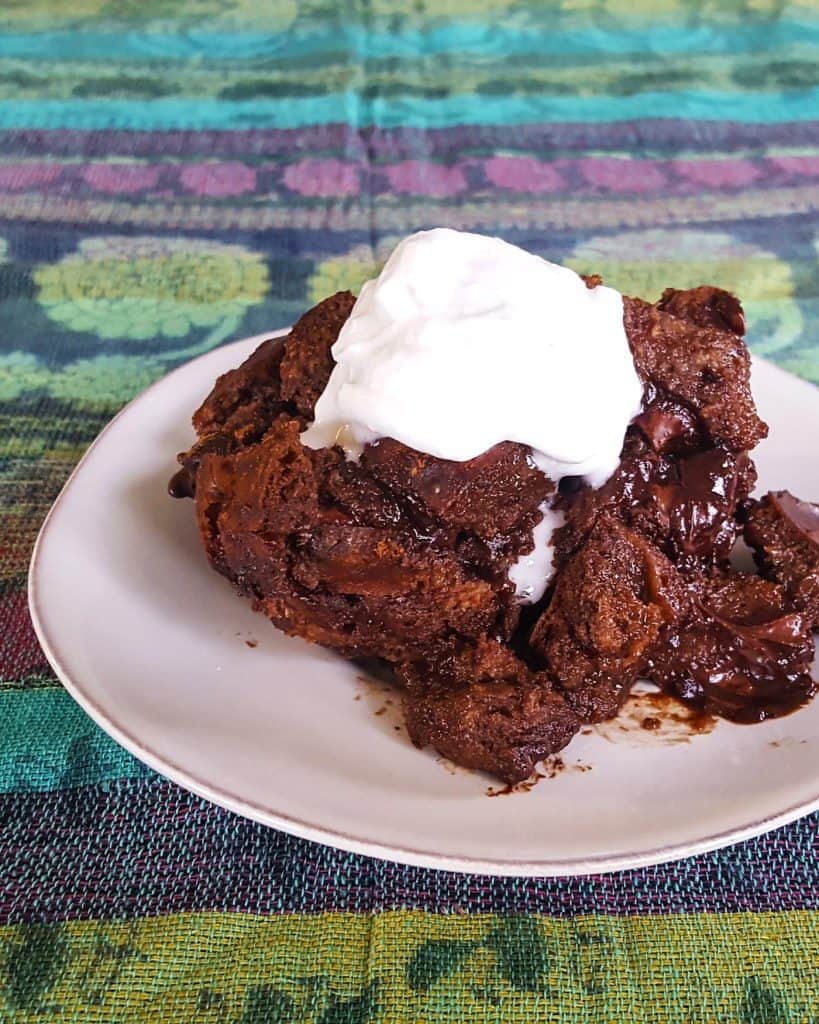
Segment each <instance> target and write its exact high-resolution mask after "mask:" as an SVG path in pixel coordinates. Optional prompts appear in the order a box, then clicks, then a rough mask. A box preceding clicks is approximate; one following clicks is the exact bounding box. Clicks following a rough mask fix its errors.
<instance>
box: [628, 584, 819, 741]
mask: <svg viewBox="0 0 819 1024" xmlns="http://www.w3.org/2000/svg"><path fill="white" fill-rule="evenodd" d="M696 589H697V597H696V599H695V601H694V603H693V605H692V611H691V614H690V616H689V617H687V618H686V619H684V620H683V621H682V625H681V628H680V629H679V630H678V631H676V632H672V633H670V634H667V635H666V637H665V638H664V640H663V641H662V642H661V643H660V644H659V645H657V646H656V647H655V649H654V651H653V652H652V655H651V658H650V664H649V666H648V668H647V675H648V676H649V678H650V679H652V680H653V681H654V682H655V683H657V684H658V685H659V686H662V687H663V689H665V690H666V691H668V692H669V693H672V694H673V695H674V696H676V697H677V698H679V699H680V700H682V701H684V702H685V703H686V704H690V705H692V706H694V707H696V708H699V709H700V710H703V711H706V712H710V713H712V714H716V715H719V716H721V717H722V718H728V719H730V720H731V721H733V722H741V723H751V722H761V721H764V720H765V719H767V718H778V717H780V716H782V715H787V714H789V713H790V712H792V711H794V710H795V709H796V708H798V707H801V706H802V705H803V704H805V703H806V702H807V701H808V700H810V698H811V697H812V696H813V695H814V693H815V692H816V683H815V682H814V681H813V680H812V678H811V675H810V669H811V662H812V660H813V656H814V645H813V637H812V634H811V629H810V620H809V618H808V616H807V615H805V614H804V613H803V612H798V611H795V610H794V608H793V605H792V604H791V602H790V599H789V597H788V594H787V591H786V590H785V588H784V587H781V586H779V585H778V584H776V583H771V582H770V581H768V580H763V579H760V577H758V576H754V575H751V574H748V573H736V572H728V573H714V574H712V575H710V576H707V577H704V578H703V579H702V580H701V581H700V582H699V584H698V586H697V588H696Z"/></svg>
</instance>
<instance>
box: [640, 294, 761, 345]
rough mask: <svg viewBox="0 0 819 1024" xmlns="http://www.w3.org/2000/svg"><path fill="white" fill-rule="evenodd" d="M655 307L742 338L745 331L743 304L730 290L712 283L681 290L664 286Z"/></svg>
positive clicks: (702, 325)
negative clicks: (727, 290)
mask: <svg viewBox="0 0 819 1024" xmlns="http://www.w3.org/2000/svg"><path fill="white" fill-rule="evenodd" d="M657 309H659V310H661V311H662V312H664V313H671V314H672V316H677V317H680V318H681V319H682V320H690V321H691V322H692V323H695V324H699V325H700V326H701V327H717V328H719V329H720V330H721V331H730V332H731V333H732V334H736V335H737V337H738V338H741V337H743V336H744V334H745V311H744V310H743V308H742V303H741V302H740V301H739V299H738V298H737V297H736V295H732V294H731V293H730V292H726V291H725V290H724V289H723V288H715V287H714V286H713V285H709V284H702V285H700V286H699V287H698V288H688V289H686V290H684V291H681V290H679V289H677V288H666V290H665V291H664V292H663V294H662V298H661V299H660V301H659V302H658V303H657Z"/></svg>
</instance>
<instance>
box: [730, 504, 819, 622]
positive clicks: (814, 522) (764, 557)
mask: <svg viewBox="0 0 819 1024" xmlns="http://www.w3.org/2000/svg"><path fill="white" fill-rule="evenodd" d="M745 540H746V541H747V543H748V544H749V546H750V547H752V548H753V549H754V553H755V557H756V561H757V564H758V565H759V568H760V570H761V572H762V573H763V575H764V576H766V577H767V578H768V579H772V580H777V581H778V582H780V583H782V584H784V586H785V587H787V589H788V593H789V594H790V596H791V599H792V600H793V602H794V604H795V605H796V606H797V607H798V608H801V609H802V610H803V611H804V612H805V613H806V614H807V615H808V617H809V618H810V621H811V623H812V625H813V627H814V629H817V628H819V505H814V504H812V503H811V502H809V501H800V500H799V498H795V497H794V496H793V495H792V494H791V493H790V491H770V492H769V493H768V494H766V495H765V497H764V498H762V499H761V500H760V501H758V502H755V503H754V504H753V505H752V506H751V507H750V508H749V510H748V512H747V515H746V522H745Z"/></svg>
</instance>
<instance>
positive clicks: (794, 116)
mask: <svg viewBox="0 0 819 1024" xmlns="http://www.w3.org/2000/svg"><path fill="white" fill-rule="evenodd" d="M817 112H819V88H814V89H807V90H799V91H792V92H757V93H724V92H707V91H702V92H698V91H690V90H689V91H681V92H672V93H668V92H644V93H639V94H637V95H634V96H617V97H615V96H590V97H581V96H540V97H537V96H494V97H492V96H480V97H477V96H474V95H472V94H463V95H458V96H449V97H446V98H444V99H421V98H418V97H412V96H406V97H401V98H396V99H381V98H379V99H376V100H372V101H368V100H364V99H363V98H362V97H360V96H359V95H357V94H356V93H331V94H329V95H326V96H315V97H312V96H311V97H295V98H287V99H282V100H272V99H252V100H236V101H225V100H213V99H200V98H193V97H192V98H190V99H188V98H185V99H159V100H152V101H149V102H146V101H144V100H99V99H95V100H14V101H4V102H0V130H6V129H13V128H34V129H60V128H73V129H81V130H86V131H101V130H105V129H112V128H121V129H130V130H144V131H162V130H181V129H186V130H189V131H191V130H193V131H208V130H229V129H239V128H240V129H247V128H257V129H258V128H299V127H302V126H305V125H314V124H332V123H335V122H339V121H341V122H348V123H350V124H353V125H359V126H370V125H375V126H377V127H381V128H397V127H424V128H433V129H434V128H445V127H447V126H451V125H457V124H473V125H484V124H497V125H512V124H542V123H551V124H557V123H561V122H575V123H588V124H597V123H601V122H606V121H631V120H641V119H651V118H679V117H688V118H694V119H699V120H704V121H737V122H745V123H750V124H772V123H775V122H779V121H785V122H787V121H790V122H796V121H809V120H813V119H815V118H816V116H817Z"/></svg>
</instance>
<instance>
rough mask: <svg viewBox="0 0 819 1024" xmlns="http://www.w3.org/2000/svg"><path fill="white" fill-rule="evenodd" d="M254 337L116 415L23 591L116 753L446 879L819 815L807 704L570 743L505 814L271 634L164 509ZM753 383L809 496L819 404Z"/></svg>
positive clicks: (620, 862) (685, 850)
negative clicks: (199, 415) (706, 730)
mask: <svg viewBox="0 0 819 1024" xmlns="http://www.w3.org/2000/svg"><path fill="white" fill-rule="evenodd" d="M260 340H261V339H259V338H249V339H247V340H246V341H240V342H237V343H236V344H233V345H228V346H225V347H224V348H220V349H217V350H216V351H214V352H210V353H208V354H207V355H205V356H202V357H201V358H200V359H197V360H195V361H194V362H191V363H189V364H187V365H186V366H183V367H181V368H180V369H178V370H176V371H175V372H174V373H172V374H170V376H168V377H167V378H165V379H164V380H162V381H160V382H159V383H157V384H155V385H154V386H153V387H152V388H150V389H149V390H148V391H147V392H145V393H144V394H143V395H141V396H140V397H139V398H137V399H136V400H135V401H134V402H132V403H131V404H130V405H129V406H128V407H127V408H126V409H124V410H123V412H121V413H120V415H119V416H118V417H117V418H116V419H115V420H114V421H113V422H112V423H111V424H110V425H109V426H108V427H107V428H106V430H105V431H104V432H103V434H102V435H101V436H100V437H99V438H98V439H97V441H96V442H95V443H94V445H93V446H92V447H91V449H90V450H89V452H88V453H87V455H86V456H85V458H84V459H83V460H82V462H81V463H80V465H79V466H78V467H77V469H76V471H75V472H74V474H73V476H72V477H71V479H70V480H69V482H68V484H67V485H66V487H65V489H64V490H63V492H62V494H61V495H60V497H59V498H58V500H57V502H56V504H55V505H54V508H53V509H52V510H51V513H50V515H49V517H48V519H47V520H46V523H45V525H44V526H43V529H42V532H41V534H40V538H39V540H38V543H37V547H36V550H35V553H34V558H33V560H32V567H31V574H30V581H29V582H30V602H31V610H32V614H33V617H34V624H35V628H36V630H37V635H38V636H39V638H40V641H41V643H42V645H43V648H44V650H45V652H46V655H47V656H48V659H49V661H50V662H51V664H52V665H53V666H54V669H55V671H56V672H57V674H58V675H59V677H60V679H61V680H62V681H63V683H64V684H65V685H66V687H67V688H68V690H69V691H70V692H71V693H72V694H73V696H74V697H75V698H76V700H77V701H78V702H79V703H80V704H81V705H82V707H83V708H85V710H86V711H87V712H88V714H89V715H91V717H92V718H93V719H94V720H95V721H96V722H97V723H98V724H99V725H101V726H102V728H103V729H105V730H106V731H107V732H108V733H110V734H111V736H113V737H114V739H116V740H117V741H118V742H119V743H121V744H122V745H123V746H124V747H126V748H127V749H128V750H130V751H131V752H132V753H134V754H135V755H136V756H137V757H139V758H141V759H142V760H143V761H145V762H146V763H147V764H149V765H150V766H151V767H153V768H155V769H156V770H157V771H159V772H161V773H162V774H163V775H166V776H168V777H169V778H170V779H173V780H174V781H175V782H178V783H179V784H180V785H182V786H185V787H186V788H188V789H190V790H192V791H193V792H195V793H198V794H201V795H202V796H204V797H207V798H208V799H209V800H212V801H213V802H214V803H217V804H221V805H222V806H224V807H227V808H230V809H231V810H233V811H236V812H238V813H239V814H242V815H245V816H247V817H249V818H254V819H256V820H258V821H261V822H264V823H265V824H268V825H272V826H275V827H276V828H280V829H284V830H285V831H287V832H292V833H294V834H296V835H299V836H304V837H306V838H308V839H313V840H317V841H319V842H325V843H330V844H332V845H334V846H339V847H342V848H344V849H348V850H353V851H356V852H361V853H366V854H371V855H373V856H377V857H386V858H389V859H392V860H397V861H403V862H406V863H411V864H420V865H424V866H429V867H436V868H447V869H451V870H457V871H476V872H487V873H492V874H510V875H515V874H518V875H567V874H581V873H586V872H597V871H610V870H614V869H618V868H629V867H635V866H638V865H643V864H651V863H657V862H660V861H667V860H673V859H675V858H678V857H684V856H688V855H690V854H694V853H698V852H701V851H704V850H709V849H714V848H716V847H719V846H724V845H726V844H728V843H732V842H736V841H738V840H741V839H745V838H748V837H749V836H753V835H756V834H758V833H760V832H764V831H766V830H767V829H771V828H774V827H775V826H777V825H782V824H785V823H786V822H788V821H791V820H793V819H794V818H797V817H799V816H800V815H802V814H806V813H808V812H809V811H811V810H812V809H814V808H816V807H819V770H818V769H819V742H818V740H817V737H818V736H819V700H817V701H816V702H814V704H813V705H811V706H809V707H807V708H806V709H804V710H801V711H799V712H797V713H796V714H794V715H792V716H790V717H788V718H784V719H780V720H779V721H775V722H769V723H765V724H763V725H759V726H734V725H730V724H728V723H724V722H720V723H719V724H718V725H717V727H716V728H715V729H714V731H713V732H711V733H710V734H708V735H702V736H694V737H690V738H689V736H688V735H687V734H686V735H679V733H675V732H674V730H673V728H670V727H669V728H668V729H663V730H661V735H659V736H657V735H655V734H653V733H647V732H646V731H645V730H642V729H640V728H639V727H637V728H631V727H627V728H625V729H621V727H620V723H616V724H615V726H614V727H612V726H609V727H607V729H606V730H605V735H603V734H601V733H600V732H598V733H592V734H589V735H583V736H579V737H577V738H576V739H575V740H574V741H573V742H572V744H571V745H570V746H569V747H568V748H567V750H566V751H565V752H564V754H563V763H564V765H565V767H564V769H563V770H562V771H556V772H553V773H550V774H553V775H554V777H553V778H549V779H544V780H543V781H542V782H541V783H540V784H539V785H538V786H537V787H536V788H534V789H532V790H531V791H529V792H520V793H513V794H511V795H508V796H501V797H500V798H498V799H489V798H488V797H487V788H488V787H489V786H491V780H489V779H488V778H487V777H485V776H482V775H479V774H472V773H468V772H465V771H463V770H453V769H452V767H451V766H447V765H446V764H443V763H442V762H441V760H440V759H439V758H436V757H435V755H434V754H433V753H431V752H429V751H424V752H419V751H418V750H416V749H415V748H414V747H413V746H412V745H411V744H410V743H409V740H408V739H407V737H406V734H405V733H404V731H403V729H401V728H400V725H399V718H398V716H397V708H396V707H395V704H390V703H388V702H389V701H390V700H391V699H392V698H391V697H390V695H389V694H386V693H384V692H382V691H381V689H380V688H379V687H378V686H376V685H375V684H371V683H370V684H366V683H365V682H364V681H362V678H361V670H360V669H358V668H357V667H356V666H353V665H350V664H348V663H346V662H344V661H343V660H342V659H341V658H339V657H336V656H335V655H333V654H332V653H330V652H329V651H325V650H322V649H320V648H318V647H312V646H309V645H308V644H306V643H304V642H302V641H300V640H294V639H289V638H287V637H285V636H283V635H282V634H280V633H279V632H277V631H276V630H275V629H274V628H273V627H272V626H271V625H270V624H269V623H268V622H267V621H266V620H265V619H263V618H262V617H261V616H258V615H256V614H254V613H253V612H252V611H251V609H250V607H249V605H248V604H247V603H246V602H243V601H242V600H240V599H239V598H237V597H236V596H235V594H234V593H233V591H232V589H231V588H230V586H229V584H228V583H227V582H226V581H225V580H224V579H222V578H221V577H219V576H218V575H217V574H215V573H214V572H213V571H212V570H211V569H210V568H209V567H208V565H207V563H206V561H205V557H204V554H203V551H202V549H201V547H200V544H199V540H198V536H197V533H196V528H195V525H194V515H193V505H192V504H191V503H190V502H188V501H173V500H171V499H170V498H169V497H168V495H167V492H166V485H167V481H168V477H169V475H170V473H171V472H172V471H173V469H174V468H175V463H174V455H175V453H176V452H177V451H180V450H182V449H184V448H186V447H188V444H189V442H190V441H191V438H192V431H191V427H190V415H191V412H192V410H193V409H194V408H195V407H196V406H197V405H198V403H199V402H200V401H201V399H202V398H203V396H204V395H205V394H206V393H207V392H208V391H209V389H210V387H211V385H212V383H213V381H214V379H215V377H216V376H217V375H218V374H220V373H222V372H224V371H225V370H227V369H228V368H230V367H233V366H236V365H237V364H238V363H240V362H241V361H242V359H244V357H245V356H246V355H247V354H248V353H249V352H251V351H252V350H253V348H254V347H255V346H256V345H257V344H258V342H259V341H260ZM754 383H755V392H756V395H757V399H758V402H759V405H760V409H761V413H762V415H763V416H764V417H765V419H767V420H768V421H769V423H770V425H771V437H770V438H769V439H768V440H767V441H765V442H764V443H763V444H762V445H761V447H760V449H759V452H758V458H757V462H758V466H759V472H760V484H761V487H762V488H763V489H767V488H770V487H790V488H792V489H793V490H794V491H795V492H796V493H797V494H799V495H801V496H803V497H806V498H814V499H816V498H819V462H817V460H816V457H815V453H814V451H813V444H814V442H815V439H816V438H817V437H819V402H817V397H818V396H819V393H817V391H816V389H814V388H813V387H812V386H811V385H809V384H806V383H804V382H802V381H799V380H797V379H796V378H794V377H791V376H789V375H787V374H785V373H783V372H781V371H780V370H777V369H776V368H774V367H772V366H770V365H767V364H765V363H757V364H756V367H755V381H754ZM256 641H257V645H256V646H250V645H252V644H253V643H254V642H256ZM356 698H357V699H356ZM383 708H386V711H385V712H384V713H381V714H378V713H377V712H379V711H382V709H383ZM637 717H638V719H639V715H638V716H637ZM628 721H629V719H628V718H627V720H626V725H627V726H628ZM631 722H632V724H633V723H634V716H633V715H632V716H631ZM637 725H638V726H639V721H638V722H637ZM675 739H677V740H680V739H682V740H686V742H673V741H674V740H675ZM689 739H690V741H688V740H689ZM589 766H590V768H591V770H588V768H589Z"/></svg>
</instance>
